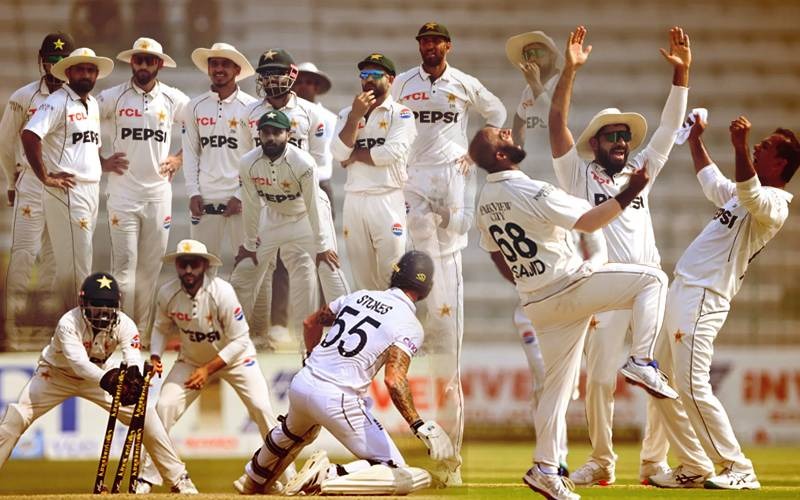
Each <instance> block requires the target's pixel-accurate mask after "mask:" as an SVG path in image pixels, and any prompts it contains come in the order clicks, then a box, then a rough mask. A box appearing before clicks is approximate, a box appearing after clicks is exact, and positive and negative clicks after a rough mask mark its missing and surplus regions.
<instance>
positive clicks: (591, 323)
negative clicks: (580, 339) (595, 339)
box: [589, 316, 600, 330]
mask: <svg viewBox="0 0 800 500" xmlns="http://www.w3.org/2000/svg"><path fill="white" fill-rule="evenodd" d="M599 324H600V322H599V321H597V318H596V317H595V316H592V320H591V321H589V330H597V325H599Z"/></svg>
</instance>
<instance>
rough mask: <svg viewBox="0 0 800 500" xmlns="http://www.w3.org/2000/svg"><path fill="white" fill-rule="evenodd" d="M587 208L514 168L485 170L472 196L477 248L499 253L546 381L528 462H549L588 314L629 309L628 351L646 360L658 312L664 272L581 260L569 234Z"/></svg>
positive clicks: (555, 457)
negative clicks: (534, 339)
mask: <svg viewBox="0 0 800 500" xmlns="http://www.w3.org/2000/svg"><path fill="white" fill-rule="evenodd" d="M589 209H590V206H589V204H588V203H587V202H586V201H585V200H581V199H579V198H575V197H573V196H570V195H568V194H567V193H565V192H564V191H561V190H560V189H558V188H556V187H555V186H552V185H551V184H548V183H546V182H540V181H535V180H532V179H530V178H529V177H528V176H527V175H525V174H524V173H523V172H521V171H519V170H509V171H503V172H497V173H493V174H489V175H488V176H487V177H486V185H485V186H484V187H483V189H482V191H481V194H480V197H479V201H478V229H479V230H480V234H481V242H480V244H481V247H482V248H483V249H484V250H486V251H488V252H501V253H502V254H503V258H504V259H505V262H506V264H508V267H509V269H511V272H512V273H513V275H514V278H515V281H516V286H517V291H518V292H519V295H520V298H521V299H522V303H523V304H524V308H525V314H526V315H527V316H528V318H529V319H530V320H531V322H532V323H533V326H534V328H535V329H536V333H537V336H538V340H539V345H540V347H541V350H542V357H543V358H544V363H545V381H544V389H543V391H542V395H541V398H540V400H539V404H538V406H537V409H536V416H535V427H536V452H535V457H534V460H535V462H537V463H543V464H547V465H550V466H554V467H557V466H558V462H559V445H558V437H559V436H560V435H561V434H562V433H563V432H565V429H564V427H565V425H566V422H565V416H566V411H567V405H568V403H569V400H570V395H571V394H572V389H573V381H574V379H575V374H576V373H577V371H578V370H579V369H580V359H581V354H582V352H583V342H584V337H585V334H586V330H587V328H588V326H589V321H590V320H591V317H592V315H593V314H595V313H597V312H601V311H608V310H613V309H620V308H625V309H633V318H634V320H633V324H634V326H635V331H634V332H633V346H632V349H631V355H632V356H638V357H643V358H651V357H652V351H653V348H654V343H655V338H656V334H657V332H658V330H659V329H660V327H661V320H662V318H663V313H664V301H665V295H666V289H667V277H666V275H665V274H664V273H663V272H662V271H661V270H660V269H657V268H653V267H647V266H640V265H635V264H606V265H603V266H597V265H596V264H594V263H593V262H592V261H588V262H586V263H584V261H583V259H582V257H581V255H580V253H579V251H578V250H577V249H576V248H575V245H574V244H573V242H572V238H571V236H570V234H569V233H570V231H571V230H572V229H573V227H574V225H575V222H576V221H577V220H578V219H579V218H580V217H581V216H582V215H583V214H584V213H586V212H587V211H588V210H589Z"/></svg>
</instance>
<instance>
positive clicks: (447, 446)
mask: <svg viewBox="0 0 800 500" xmlns="http://www.w3.org/2000/svg"><path fill="white" fill-rule="evenodd" d="M411 430H412V431H414V434H415V435H416V436H417V437H418V438H420V439H421V440H422V442H423V443H425V446H427V447H428V455H430V457H431V458H432V459H434V460H444V459H446V458H450V457H452V456H453V453H454V450H453V443H452V442H451V441H450V437H449V436H448V435H447V433H446V432H445V431H444V429H442V427H441V426H440V425H439V424H437V423H436V422H435V421H433V420H429V421H427V422H423V421H422V420H421V419H420V420H417V421H416V422H414V423H413V424H411Z"/></svg>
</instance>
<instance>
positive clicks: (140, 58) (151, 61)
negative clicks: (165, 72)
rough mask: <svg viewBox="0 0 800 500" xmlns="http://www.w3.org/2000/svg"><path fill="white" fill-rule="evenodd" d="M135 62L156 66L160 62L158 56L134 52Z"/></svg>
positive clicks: (133, 58)
mask: <svg viewBox="0 0 800 500" xmlns="http://www.w3.org/2000/svg"><path fill="white" fill-rule="evenodd" d="M131 62H132V63H133V64H145V65H147V66H154V65H156V64H158V57H157V56H151V55H142V54H134V55H132V56H131Z"/></svg>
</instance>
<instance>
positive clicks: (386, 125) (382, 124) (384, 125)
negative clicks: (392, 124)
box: [378, 120, 389, 129]
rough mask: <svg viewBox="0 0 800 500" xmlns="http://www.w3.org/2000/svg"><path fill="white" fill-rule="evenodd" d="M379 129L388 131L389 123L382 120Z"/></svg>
mask: <svg viewBox="0 0 800 500" xmlns="http://www.w3.org/2000/svg"><path fill="white" fill-rule="evenodd" d="M378 127H380V128H382V129H386V128H388V127H389V122H387V121H386V120H381V121H380V123H378Z"/></svg>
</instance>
